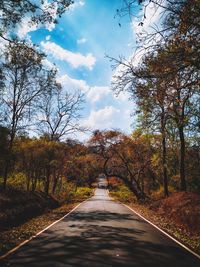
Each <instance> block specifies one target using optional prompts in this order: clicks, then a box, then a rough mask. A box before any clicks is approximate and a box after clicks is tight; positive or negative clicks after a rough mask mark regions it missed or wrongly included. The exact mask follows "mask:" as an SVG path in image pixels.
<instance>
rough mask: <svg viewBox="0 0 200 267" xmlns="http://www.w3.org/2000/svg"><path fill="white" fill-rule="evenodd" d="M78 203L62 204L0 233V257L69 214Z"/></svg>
mask: <svg viewBox="0 0 200 267" xmlns="http://www.w3.org/2000/svg"><path fill="white" fill-rule="evenodd" d="M76 205H78V203H73V204H64V205H62V206H61V207H59V208H56V209H54V210H51V211H49V212H47V213H45V214H43V215H40V216H37V217H35V218H32V219H31V220H29V221H27V222H26V223H24V224H22V225H20V226H16V227H13V228H11V229H9V230H5V231H2V232H1V233H0V256H1V255H3V254H5V253H6V252H7V251H9V250H10V249H12V248H14V247H15V246H17V245H19V244H20V243H22V242H23V241H25V240H27V239H29V238H30V237H32V236H34V235H36V234H37V233H38V232H40V231H42V230H43V229H44V228H46V227H47V226H49V225H50V224H52V223H53V222H55V221H56V220H59V219H60V218H62V217H63V216H64V215H66V214H67V213H68V212H70V211H71V210H72V209H73V208H74V207H75V206H76Z"/></svg>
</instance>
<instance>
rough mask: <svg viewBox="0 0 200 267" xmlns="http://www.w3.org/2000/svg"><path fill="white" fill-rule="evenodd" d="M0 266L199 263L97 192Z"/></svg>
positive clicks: (191, 266) (162, 266)
mask: <svg viewBox="0 0 200 267" xmlns="http://www.w3.org/2000/svg"><path fill="white" fill-rule="evenodd" d="M0 266H17V267H18V266H31V267H33V266H34V267H38V266H39V267H40V266H45V267H51V266H52V267H63V266H77V267H79V266H90V267H96V266H101V267H102V266H105V267H107V266H110V267H111V266H133V267H135V266H138V267H146V266H148V267H165V266H166V267H178V266H181V267H186V266H187V267H197V266H198V267H199V266H200V260H198V259H197V258H195V257H194V256H193V255H192V254H190V253H189V252H187V251H186V250H184V249H183V248H182V247H180V246H179V245H177V244H176V243H175V242H174V241H172V240H171V239H169V238H168V237H166V236H165V235H163V234H162V233H161V232H160V231H158V230H157V229H156V228H154V227H153V226H151V225H150V224H148V223H147V222H145V221H144V220H142V219H141V218H140V217H138V216H137V215H135V214H134V213H132V212H131V211H130V210H129V209H128V208H126V207H125V206H123V205H121V204H119V203H117V202H114V201H112V199H111V198H109V197H108V194H107V191H106V190H104V189H97V190H96V194H95V196H94V197H92V198H91V199H90V200H88V201H86V202H84V203H83V204H81V205H80V206H79V207H78V208H77V209H76V210H75V211H74V212H72V213H71V214H70V215H69V216H67V217H66V218H65V219H63V220H62V221H60V222H58V223H57V224H55V225H53V226H52V227H50V228H49V229H48V230H46V231H45V232H43V233H42V234H41V235H40V236H38V237H37V238H35V239H33V240H32V241H31V242H29V243H27V244H26V245H24V246H23V247H21V248H20V249H19V250H17V251H16V252H15V254H12V255H11V256H9V257H8V258H7V260H6V261H5V262H2V263H0Z"/></svg>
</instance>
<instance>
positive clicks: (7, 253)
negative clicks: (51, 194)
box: [0, 198, 90, 260]
mask: <svg viewBox="0 0 200 267" xmlns="http://www.w3.org/2000/svg"><path fill="white" fill-rule="evenodd" d="M88 199H90V198H88ZM88 199H86V200H84V201H83V202H81V203H79V204H78V205H77V206H76V207H74V208H73V209H72V210H70V212H68V213H67V214H65V215H64V216H63V217H62V218H60V219H59V220H57V221H55V222H53V223H52V224H50V225H49V226H47V227H46V228H44V229H43V230H41V231H40V232H38V233H37V234H36V235H33V236H31V237H30V238H29V239H27V240H25V241H23V242H22V243H20V244H19V245H17V246H16V247H14V248H13V249H11V250H9V251H8V252H6V253H5V254H3V255H2V256H0V260H3V259H4V258H6V257H7V256H9V255H10V254H12V253H13V252H15V251H16V250H18V249H19V248H20V247H22V246H24V245H25V244H27V243H28V242H30V241H31V240H32V239H34V238H35V237H37V236H38V235H40V234H42V233H43V232H44V231H46V230H47V229H49V228H50V227H52V226H53V225H54V224H56V223H58V222H60V221H61V220H63V219H64V218H66V217H67V216H69V215H70V214H71V213H72V212H73V211H74V210H76V209H77V208H78V207H79V206H80V205H81V204H83V203H84V202H86V201H87V200H88Z"/></svg>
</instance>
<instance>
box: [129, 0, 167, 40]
mask: <svg viewBox="0 0 200 267" xmlns="http://www.w3.org/2000/svg"><path fill="white" fill-rule="evenodd" d="M144 8H145V10H144ZM162 10H163V9H162V8H161V7H159V6H158V5H156V4H155V3H153V2H150V3H149V4H148V5H147V6H146V7H144V6H143V9H142V10H141V11H140V13H139V15H138V16H137V17H135V18H134V20H133V21H132V27H133V31H134V32H135V33H136V34H138V35H141V34H143V33H147V32H152V30H153V29H152V27H153V26H155V25H156V24H157V23H158V22H159V19H160V16H161V12H162ZM144 14H145V19H142V17H143V16H144ZM141 21H142V22H143V25H142V26H141V25H139V23H140V22H141Z"/></svg>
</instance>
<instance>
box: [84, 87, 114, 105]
mask: <svg viewBox="0 0 200 267" xmlns="http://www.w3.org/2000/svg"><path fill="white" fill-rule="evenodd" d="M110 93H111V90H110V88H109V87H108V86H93V87H91V88H90V90H89V91H88V93H87V99H88V100H89V101H90V102H91V103H96V102H97V101H99V100H101V99H102V98H103V97H106V96H107V95H109V94H110Z"/></svg>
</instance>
